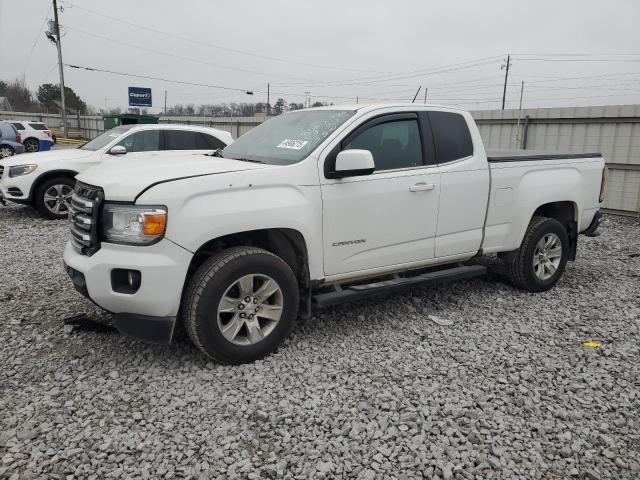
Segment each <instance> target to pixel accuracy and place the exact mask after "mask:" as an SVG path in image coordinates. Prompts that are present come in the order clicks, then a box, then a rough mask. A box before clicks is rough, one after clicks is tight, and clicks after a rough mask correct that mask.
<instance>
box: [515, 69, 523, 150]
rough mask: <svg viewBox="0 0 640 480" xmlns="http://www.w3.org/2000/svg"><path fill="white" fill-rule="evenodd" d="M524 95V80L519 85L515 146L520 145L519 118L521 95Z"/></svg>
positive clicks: (520, 114) (520, 115)
mask: <svg viewBox="0 0 640 480" xmlns="http://www.w3.org/2000/svg"><path fill="white" fill-rule="evenodd" d="M523 93H524V80H523V81H522V82H521V83H520V106H519V107H518V126H517V127H516V144H518V145H522V141H521V139H520V118H521V117H522V94H523Z"/></svg>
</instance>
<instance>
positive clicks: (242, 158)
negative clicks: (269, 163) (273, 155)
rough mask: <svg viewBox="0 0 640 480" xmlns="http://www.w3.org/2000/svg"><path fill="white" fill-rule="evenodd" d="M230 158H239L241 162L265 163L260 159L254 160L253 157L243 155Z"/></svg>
mask: <svg viewBox="0 0 640 480" xmlns="http://www.w3.org/2000/svg"><path fill="white" fill-rule="evenodd" d="M229 159H230V160H239V161H241V162H251V163H265V162H263V161H262V160H255V159H253V158H245V157H241V158H229Z"/></svg>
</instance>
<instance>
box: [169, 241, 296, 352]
mask: <svg viewBox="0 0 640 480" xmlns="http://www.w3.org/2000/svg"><path fill="white" fill-rule="evenodd" d="M298 297H299V291H298V281H297V279H296V276H295V275H294V273H293V271H292V270H291V267H289V265H288V264H287V263H286V262H285V261H284V260H282V259H281V258H280V257H277V256H276V255H273V254H272V253H270V252H267V251H266V250H262V249H260V248H254V247H235V248H231V249H229V250H225V251H224V252H222V253H220V254H218V255H214V256H213V257H211V258H209V259H208V260H206V261H205V262H204V263H203V264H202V266H200V268H199V269H198V271H197V272H196V273H195V275H194V276H193V278H192V279H191V280H190V282H189V285H188V287H187V290H186V292H185V296H184V299H183V305H182V317H183V321H184V325H185V327H186V330H187V334H188V335H189V337H190V338H191V340H192V341H193V343H194V344H195V345H196V346H197V347H198V348H199V349H200V350H201V351H202V352H203V353H204V354H205V355H207V356H208V357H210V358H212V359H214V360H216V361H218V362H220V363H226V364H240V363H247V362H251V361H254V360H257V359H260V358H262V357H264V356H266V355H268V354H270V353H272V352H273V351H274V350H276V349H277V347H278V346H279V345H280V343H281V342H282V341H283V340H284V339H285V338H286V336H287V335H288V334H289V331H290V330H291V327H292V325H293V320H294V319H295V317H296V316H297V313H298Z"/></svg>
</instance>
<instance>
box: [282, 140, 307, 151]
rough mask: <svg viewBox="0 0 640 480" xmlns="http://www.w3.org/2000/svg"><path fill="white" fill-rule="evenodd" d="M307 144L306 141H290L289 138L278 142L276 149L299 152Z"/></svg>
mask: <svg viewBox="0 0 640 480" xmlns="http://www.w3.org/2000/svg"><path fill="white" fill-rule="evenodd" d="M307 143H309V142H308V141H307V140H291V139H289V138H287V139H285V140H283V141H282V142H280V144H279V145H278V147H277V148H286V149H289V150H301V149H302V148H303V147H304V146H305V145H306V144H307Z"/></svg>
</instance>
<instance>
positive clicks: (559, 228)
mask: <svg viewBox="0 0 640 480" xmlns="http://www.w3.org/2000/svg"><path fill="white" fill-rule="evenodd" d="M568 258H569V237H568V235H567V230H566V229H565V228H564V226H563V225H562V224H561V223H560V222H559V221H557V220H555V219H553V218H546V217H533V219H532V220H531V222H530V223H529V227H528V228H527V232H526V233H525V236H524V239H523V240H522V244H521V245H520V248H519V249H518V250H517V251H516V253H515V255H514V256H513V258H512V259H511V260H510V261H509V262H508V263H507V265H506V271H507V277H508V278H509V281H510V282H511V283H512V284H514V285H515V286H517V287H519V288H522V289H524V290H528V291H530V292H542V291H545V290H549V289H550V288H552V287H553V286H554V285H555V284H556V283H558V281H559V280H560V277H562V273H563V272H564V269H565V266H566V265H567V260H568Z"/></svg>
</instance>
